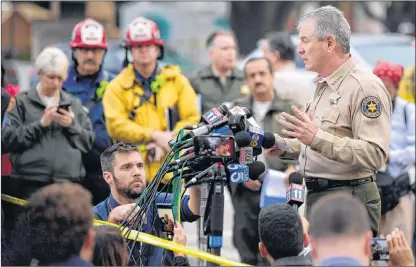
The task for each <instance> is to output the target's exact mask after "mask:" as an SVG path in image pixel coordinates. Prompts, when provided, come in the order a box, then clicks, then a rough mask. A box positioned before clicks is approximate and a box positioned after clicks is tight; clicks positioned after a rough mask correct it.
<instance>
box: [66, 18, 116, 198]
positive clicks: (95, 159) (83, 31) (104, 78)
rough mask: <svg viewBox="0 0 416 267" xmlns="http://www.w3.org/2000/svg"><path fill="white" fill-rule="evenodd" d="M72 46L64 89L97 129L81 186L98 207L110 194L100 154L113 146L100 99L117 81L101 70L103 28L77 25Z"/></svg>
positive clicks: (84, 23) (92, 24)
mask: <svg viewBox="0 0 416 267" xmlns="http://www.w3.org/2000/svg"><path fill="white" fill-rule="evenodd" d="M69 46H70V47H71V49H72V63H73V64H72V65H71V66H70V67H69V69H68V78H67V79H66V80H65V82H64V85H63V88H64V90H65V91H67V92H68V93H71V94H72V95H74V96H75V97H77V98H78V99H79V100H80V101H81V103H82V105H83V108H84V110H86V111H88V115H89V118H90V120H91V123H92V125H93V127H94V133H95V141H94V144H93V148H92V149H91V151H89V152H88V153H87V154H85V155H84V156H83V163H84V167H85V170H86V172H87V175H86V177H85V178H84V180H83V181H82V183H83V185H84V187H85V188H87V189H88V190H89V191H90V192H91V194H92V195H93V203H94V205H95V204H98V203H99V202H101V201H103V200H104V199H105V198H106V197H107V196H108V194H109V193H110V190H109V188H108V185H107V184H106V183H105V182H104V180H103V178H102V175H101V170H100V154H101V152H103V151H104V150H105V149H106V148H107V147H109V146H111V143H112V142H111V139H110V137H109V135H108V133H107V130H106V127H105V118H104V111H103V104H102V101H101V100H102V97H103V94H104V92H105V89H106V86H107V84H108V82H109V81H111V80H112V79H113V78H114V75H113V74H111V73H109V72H108V71H106V70H104V69H103V68H102V64H103V60H104V56H105V53H106V51H107V48H108V44H107V39H106V34H105V29H104V27H103V26H102V25H101V24H100V23H98V22H97V21H95V20H92V19H85V20H83V21H81V22H79V23H77V24H76V25H75V27H74V29H73V32H72V40H71V42H70V43H69Z"/></svg>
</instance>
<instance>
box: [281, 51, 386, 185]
mask: <svg viewBox="0 0 416 267" xmlns="http://www.w3.org/2000/svg"><path fill="white" fill-rule="evenodd" d="M315 83H316V84H317V88H316V91H315V95H314V98H313V101H312V102H311V103H308V104H307V105H306V109H305V111H307V112H308V113H309V112H310V111H312V112H314V122H315V123H317V124H318V126H319V129H318V132H317V133H316V135H315V137H314V139H313V141H312V144H311V145H310V146H306V145H304V144H301V142H300V141H299V140H298V139H285V142H286V144H287V145H288V147H289V150H288V152H289V153H292V154H293V153H294V154H297V153H299V164H300V173H301V174H302V175H303V176H304V177H305V178H308V177H315V178H326V179H332V180H351V179H359V178H364V177H368V176H371V175H372V174H374V173H375V172H376V171H377V170H379V169H380V168H382V167H383V165H384V164H385V162H386V152H387V151H388V147H389V143H390V129H391V127H390V124H391V122H390V117H391V112H392V102H391V98H390V95H389V93H388V91H387V89H386V88H385V86H384V85H383V83H382V81H381V80H380V79H379V78H378V77H376V76H375V75H374V74H373V73H371V71H368V70H365V69H363V68H361V67H360V66H358V65H357V64H356V62H355V61H354V59H353V58H350V59H348V60H347V61H346V62H345V63H344V64H343V65H342V66H341V67H340V68H339V69H338V70H336V71H335V72H334V73H333V74H332V75H331V76H329V77H327V78H326V79H322V78H317V79H316V80H315Z"/></svg>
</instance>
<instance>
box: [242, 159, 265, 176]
mask: <svg viewBox="0 0 416 267" xmlns="http://www.w3.org/2000/svg"><path fill="white" fill-rule="evenodd" d="M247 166H248V174H249V177H250V179H251V180H257V179H259V177H260V175H262V174H263V173H264V172H265V171H266V166H265V165H264V163H263V162H261V161H255V162H253V163H251V164H247Z"/></svg>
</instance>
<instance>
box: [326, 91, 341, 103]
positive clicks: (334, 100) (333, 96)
mask: <svg viewBox="0 0 416 267" xmlns="http://www.w3.org/2000/svg"><path fill="white" fill-rule="evenodd" d="M340 98H341V96H340V95H339V94H338V92H332V93H331V95H330V96H329V103H331V105H335V104H337V103H338V99H340Z"/></svg>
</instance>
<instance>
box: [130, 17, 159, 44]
mask: <svg viewBox="0 0 416 267" xmlns="http://www.w3.org/2000/svg"><path fill="white" fill-rule="evenodd" d="M146 44H155V45H159V46H161V47H163V40H162V39H160V31H159V27H158V26H157V24H156V23H155V22H154V21H152V20H149V19H146V18H143V17H139V18H136V19H134V20H133V21H132V22H130V24H129V25H128V26H127V29H126V38H125V40H124V46H126V47H131V46H133V45H146Z"/></svg>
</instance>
